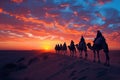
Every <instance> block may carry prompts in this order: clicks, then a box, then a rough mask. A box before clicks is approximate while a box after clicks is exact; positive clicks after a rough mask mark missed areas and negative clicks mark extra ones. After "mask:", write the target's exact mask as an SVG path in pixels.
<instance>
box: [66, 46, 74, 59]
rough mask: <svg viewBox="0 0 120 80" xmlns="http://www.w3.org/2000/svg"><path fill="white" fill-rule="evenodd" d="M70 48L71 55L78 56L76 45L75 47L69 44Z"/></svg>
mask: <svg viewBox="0 0 120 80" xmlns="http://www.w3.org/2000/svg"><path fill="white" fill-rule="evenodd" d="M68 48H69V50H70V56H72V57H74V56H76V48H75V46H74V47H71V46H68Z"/></svg>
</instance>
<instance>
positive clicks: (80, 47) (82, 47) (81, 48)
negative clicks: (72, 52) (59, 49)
mask: <svg viewBox="0 0 120 80" xmlns="http://www.w3.org/2000/svg"><path fill="white" fill-rule="evenodd" d="M76 48H77V50H78V52H79V54H80V55H79V56H80V58H82V52H83V51H84V53H85V59H87V56H88V55H87V46H86V42H85V39H84V37H83V36H81V40H80V42H79V44H76Z"/></svg>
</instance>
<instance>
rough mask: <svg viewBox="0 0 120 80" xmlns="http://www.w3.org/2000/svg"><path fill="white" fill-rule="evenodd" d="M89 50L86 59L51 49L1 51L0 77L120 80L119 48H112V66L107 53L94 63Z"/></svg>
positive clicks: (16, 79)
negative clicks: (44, 51) (106, 62)
mask: <svg viewBox="0 0 120 80" xmlns="http://www.w3.org/2000/svg"><path fill="white" fill-rule="evenodd" d="M88 53H89V57H88V60H85V59H84V58H83V59H80V58H78V57H70V56H69V55H66V56H64V55H62V54H55V53H50V52H48V53H42V52H39V51H0V80H120V59H119V58H120V54H119V51H116V52H115V51H113V52H112V51H111V54H110V58H111V65H110V66H105V65H104V57H102V58H101V59H102V61H101V63H97V62H96V63H94V62H93V61H92V56H93V54H92V52H88ZM113 55H114V56H113ZM102 56H104V55H103V54H102Z"/></svg>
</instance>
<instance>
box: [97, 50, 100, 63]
mask: <svg viewBox="0 0 120 80" xmlns="http://www.w3.org/2000/svg"><path fill="white" fill-rule="evenodd" d="M97 57H98V63H100V55H99V50H97Z"/></svg>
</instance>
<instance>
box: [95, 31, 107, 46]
mask: <svg viewBox="0 0 120 80" xmlns="http://www.w3.org/2000/svg"><path fill="white" fill-rule="evenodd" d="M103 42H105V38H104V36H103V35H102V33H101V32H100V31H99V30H98V31H97V35H96V38H95V39H94V41H93V43H94V44H96V45H101V46H102V44H103Z"/></svg>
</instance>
